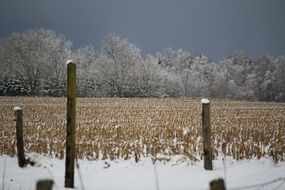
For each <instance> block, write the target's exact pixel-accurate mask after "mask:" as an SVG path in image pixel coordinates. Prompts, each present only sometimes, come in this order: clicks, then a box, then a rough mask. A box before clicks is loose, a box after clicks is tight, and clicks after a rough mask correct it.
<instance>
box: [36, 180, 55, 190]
mask: <svg viewBox="0 0 285 190" xmlns="http://www.w3.org/2000/svg"><path fill="white" fill-rule="evenodd" d="M53 183H54V182H53V180H49V179H46V180H39V181H38V182H37V185H36V190H52V186H53Z"/></svg>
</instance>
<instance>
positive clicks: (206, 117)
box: [201, 98, 213, 170]
mask: <svg viewBox="0 0 285 190" xmlns="http://www.w3.org/2000/svg"><path fill="white" fill-rule="evenodd" d="M201 103H202V127H203V149H204V168H205V169H206V170H213V164H212V147H211V127H210V101H209V100H208V99H204V98H203V99H202V100H201Z"/></svg>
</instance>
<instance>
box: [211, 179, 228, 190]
mask: <svg viewBox="0 0 285 190" xmlns="http://www.w3.org/2000/svg"><path fill="white" fill-rule="evenodd" d="M210 190H226V187H225V183H224V180H223V179H217V180H213V181H211V182H210Z"/></svg>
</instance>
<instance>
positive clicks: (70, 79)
mask: <svg viewBox="0 0 285 190" xmlns="http://www.w3.org/2000/svg"><path fill="white" fill-rule="evenodd" d="M66 64H67V111H66V119H67V123H66V158H65V182H64V183H65V187H67V188H74V164H75V116H76V109H75V108H76V65H75V63H74V62H73V61H72V60H69V61H67V62H66Z"/></svg>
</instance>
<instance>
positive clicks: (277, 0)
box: [0, 0, 285, 60]
mask: <svg viewBox="0 0 285 190" xmlns="http://www.w3.org/2000/svg"><path fill="white" fill-rule="evenodd" d="M284 10H285V1H283V0H272V1H269V0H251V1H248V0H239V1H236V0H215V1H213V0H205V1H199V0H196V1H190V0H100V1H99V0H98V1H96V0H80V1H78V0H48V1H38V0H25V1H21V0H18V1H16V0H9V1H2V2H1V6H0V36H2V37H3V36H7V35H9V34H10V33H11V32H17V31H23V30H27V29H31V28H37V27H43V28H49V29H52V30H55V31H56V32H61V33H64V34H65V35H66V36H67V38H69V39H70V40H72V41H74V44H75V45H76V46H81V45H85V44H93V45H94V46H95V48H96V49H99V47H100V43H101V41H102V40H103V38H104V36H105V35H106V34H107V33H108V32H115V33H117V34H119V35H121V36H123V37H127V38H129V40H130V41H132V42H134V43H135V44H136V45H138V46H139V47H140V48H141V49H142V52H144V53H148V52H150V53H154V52H156V51H161V50H163V48H164V47H173V48H174V49H178V48H183V49H186V50H188V51H190V52H192V53H198V52H202V53H205V54H206V55H207V56H208V57H210V58H212V59H218V60H220V59H222V58H224V57H226V56H228V55H229V54H230V53H232V52H234V51H238V50H242V51H244V52H245V53H247V54H249V55H250V56H253V57H256V56H258V55H261V54H263V53H267V52H268V53H270V54H271V55H273V56H280V55H284V54H285V37H284V34H285V21H284V18H285V11H284Z"/></svg>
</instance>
